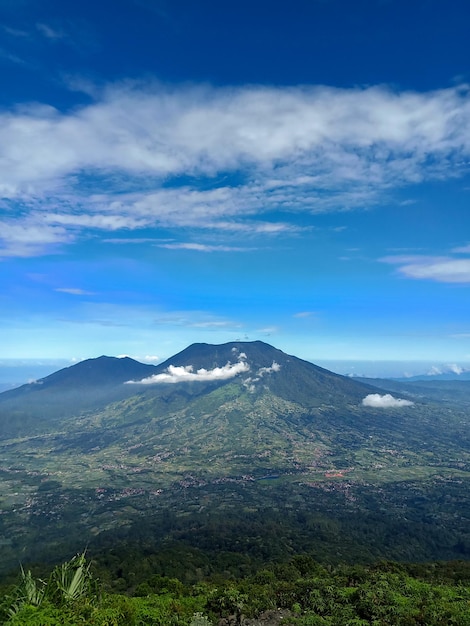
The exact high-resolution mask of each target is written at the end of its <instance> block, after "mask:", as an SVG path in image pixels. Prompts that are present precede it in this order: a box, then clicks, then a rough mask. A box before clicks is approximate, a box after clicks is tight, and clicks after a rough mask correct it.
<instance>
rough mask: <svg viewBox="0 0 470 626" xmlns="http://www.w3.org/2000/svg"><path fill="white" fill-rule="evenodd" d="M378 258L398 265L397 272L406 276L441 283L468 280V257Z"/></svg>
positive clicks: (467, 281) (469, 274)
mask: <svg viewBox="0 0 470 626" xmlns="http://www.w3.org/2000/svg"><path fill="white" fill-rule="evenodd" d="M380 260H381V261H382V262H384V263H392V264H395V265H398V268H397V269H398V272H399V273H400V274H403V276H406V277H407V278H417V279H427V280H434V281H437V282H443V283H469V282H470V259H454V258H452V257H448V256H443V257H434V256H389V257H384V258H382V259H380Z"/></svg>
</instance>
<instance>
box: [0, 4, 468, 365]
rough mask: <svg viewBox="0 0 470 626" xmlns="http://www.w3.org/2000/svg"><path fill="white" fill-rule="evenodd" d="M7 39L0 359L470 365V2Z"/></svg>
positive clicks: (51, 31)
mask: <svg viewBox="0 0 470 626" xmlns="http://www.w3.org/2000/svg"><path fill="white" fill-rule="evenodd" d="M0 18H1V21H0V23H1V24H2V26H1V28H0V68H1V72H2V78H3V80H2V93H1V94H0V101H1V106H0V163H1V166H2V167H1V168H0V192H1V194H0V281H1V282H0V345H1V346H2V348H1V350H0V360H6V359H33V360H38V359H53V360H56V361H60V360H63V361H67V362H72V360H73V359H82V358H90V357H95V356H99V355H100V354H108V355H116V356H117V355H120V354H129V355H130V356H133V358H136V359H143V358H144V357H145V358H154V359H155V360H158V359H161V358H167V357H168V356H170V355H172V354H175V353H176V352H178V351H180V350H182V349H183V348H185V347H186V346H187V345H189V344H191V343H194V342H207V343H223V342H226V341H235V340H237V339H238V340H256V339H261V340H263V341H266V342H267V343H270V344H272V345H274V346H276V347H277V348H280V349H281V350H283V351H285V352H287V353H289V354H294V355H296V356H299V357H301V358H305V359H307V360H310V361H312V362H315V363H318V364H323V363H325V364H326V362H339V361H344V360H345V361H348V362H350V363H353V362H354V363H357V362H364V361H377V362H383V361H399V362H405V361H407V362H410V364H411V363H412V362H416V361H423V362H426V363H427V365H426V367H428V366H429V367H433V366H435V367H440V366H441V365H443V364H444V365H445V366H446V367H452V366H453V365H456V366H458V367H463V365H464V364H465V363H468V362H470V324H469V320H468V311H469V310H470V307H469V305H470V295H469V283H470V229H469V226H470V218H469V211H468V205H469V197H470V175H469V173H470V172H469V164H470V87H469V83H470V71H469V59H470V40H469V38H468V24H469V18H470V7H469V6H468V3H467V2H465V1H464V0H450V1H447V2H443V0H417V1H416V2H413V3H409V2H405V1H403V0H391V1H389V2H384V1H383V0H360V1H359V2H357V3H354V6H352V5H351V3H350V2H347V1H345V0H325V1H320V0H318V1H307V0H294V1H293V2H292V3H289V8H288V9H287V8H286V6H285V5H282V4H281V3H279V5H275V4H274V5H272V4H270V5H267V4H266V2H264V1H257V0H255V1H252V2H250V3H248V2H246V1H241V2H238V3H237V4H236V5H233V6H227V5H225V4H224V3H217V2H214V1H211V0H208V1H207V2H203V3H197V4H194V3H192V2H189V1H188V0H174V1H173V0H172V2H169V1H165V0H158V1H155V2H147V1H146V0H122V1H121V2H119V3H118V4H116V3H114V2H110V1H108V0H104V1H103V2H100V3H98V5H97V4H96V3H92V2H91V1H90V0H84V1H83V2H80V3H78V2H71V3H61V2H58V0H50V1H48V2H46V3H38V2H37V1H36V0H21V2H18V3H9V2H4V3H1V4H0ZM139 355H140V357H139ZM325 366H326V365H325ZM331 369H334V368H333V367H332V368H331ZM340 373H353V372H340ZM359 373H366V372H364V371H363V372H359ZM369 375H370V374H369ZM377 375H382V374H380V373H378V374H377Z"/></svg>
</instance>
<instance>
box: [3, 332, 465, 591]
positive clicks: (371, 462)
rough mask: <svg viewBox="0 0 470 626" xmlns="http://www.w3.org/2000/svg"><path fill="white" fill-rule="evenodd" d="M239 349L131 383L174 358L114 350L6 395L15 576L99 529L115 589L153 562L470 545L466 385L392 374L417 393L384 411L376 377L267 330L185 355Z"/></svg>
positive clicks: (396, 552) (184, 567) (178, 358)
mask: <svg viewBox="0 0 470 626" xmlns="http://www.w3.org/2000/svg"><path fill="white" fill-rule="evenodd" d="M233 350H235V352H233ZM240 353H246V363H247V364H249V367H250V371H249V372H247V373H246V376H245V374H243V375H241V376H239V377H236V378H234V379H229V380H225V381H224V380H222V381H211V382H208V381H206V382H194V383H178V384H175V385H173V384H169V385H153V386H152V385H123V384H122V381H126V380H129V379H133V378H136V377H137V378H138V377H139V376H143V375H148V374H150V373H151V372H157V371H162V367H163V369H164V368H165V367H166V365H165V364H162V366H161V367H160V366H159V368H160V369H159V368H152V367H150V366H143V369H142V368H141V365H139V364H135V362H133V361H132V360H130V359H128V360H126V359H108V358H104V357H103V358H100V359H96V360H93V361H91V362H85V363H84V364H79V365H77V366H74V367H71V368H67V370H62V371H61V372H57V373H56V374H55V375H52V376H51V377H48V378H47V379H44V381H43V383H42V384H41V385H27V386H26V387H25V388H23V389H22V390H14V391H13V392H8V393H7V394H0V427H1V428H2V438H1V439H0V458H1V465H0V487H1V489H0V575H2V576H7V575H9V573H10V572H12V571H13V570H16V567H17V563H18V558H20V559H21V561H22V562H23V563H25V564H26V566H27V567H30V566H31V564H33V563H34V562H49V563H50V565H55V564H57V563H59V562H60V561H64V560H66V559H67V558H68V557H69V555H70V554H74V553H76V552H81V551H82V550H83V549H84V547H85V546H87V549H88V554H89V555H90V557H91V558H93V560H94V561H95V563H96V565H97V567H98V569H100V571H101V570H102V571H103V572H108V573H107V574H104V576H105V577H106V576H109V577H110V580H109V585H110V588H111V589H113V590H114V591H116V592H120V591H128V590H129V589H132V587H133V586H135V585H136V584H140V583H143V582H144V580H145V576H146V575H148V574H149V573H150V572H154V573H156V574H158V575H162V576H173V577H177V578H180V579H181V580H182V581H183V582H184V583H185V584H196V583H197V582H199V581H201V580H205V579H206V578H207V577H210V576H214V575H222V576H228V577H234V578H239V577H242V576H247V575H249V574H253V573H254V572H256V571H258V570H259V568H260V567H263V566H264V565H266V564H270V563H282V562H285V561H286V560H288V559H289V558H290V557H291V556H292V554H295V553H304V552H306V553H309V554H312V555H314V556H315V558H316V559H317V561H319V562H322V563H330V564H338V563H341V562H346V563H359V562H362V563H371V562H374V561H375V560H377V559H379V558H387V559H392V560H398V561H429V560H435V559H459V558H468V557H469V555H470V524H469V520H470V501H469V498H468V493H469V487H470V452H469V450H470V445H469V443H470V442H469V432H470V430H469V428H468V426H469V417H468V402H467V400H466V397H467V396H466V395H465V392H464V390H463V389H464V388H461V392H460V393H459V394H456V395H455V398H454V399H453V396H452V393H451V386H449V385H446V387H445V388H446V390H447V391H446V393H445V394H444V396H443V397H440V396H439V394H437V393H430V394H428V395H426V394H425V392H424V391H423V389H424V388H425V385H423V384H420V385H418V386H416V385H414V386H410V387H406V385H405V384H404V383H392V385H393V386H394V389H395V388H396V389H398V387H396V385H399V389H400V390H401V391H399V393H400V394H401V395H403V396H406V397H408V398H412V399H413V401H414V402H415V404H414V405H412V406H406V407H401V408H399V409H398V408H395V409H387V410H384V409H376V408H370V407H369V408H368V407H364V406H362V404H361V400H362V398H363V397H364V396H365V395H366V394H368V393H373V392H377V391H378V390H377V389H376V388H374V387H371V386H366V385H364V384H361V383H359V382H357V381H355V380H351V379H347V378H344V377H341V376H337V375H335V374H333V373H331V372H328V371H326V370H323V369H321V368H318V367H316V366H315V365H312V364H310V363H307V362H305V361H301V360H299V359H296V358H295V357H290V356H288V355H285V354H283V353H282V352H280V351H279V350H275V349H274V348H272V347H270V346H267V345H266V344H263V343H261V342H253V343H237V344H226V345H224V346H208V345H201V344H197V345H194V346H191V347H190V348H188V349H187V350H185V351H183V352H182V353H180V354H179V355H175V357H174V359H172V360H171V362H172V363H173V364H174V365H182V366H188V365H193V366H194V368H195V369H198V368H201V367H204V368H205V369H206V370H211V369H212V368H213V367H216V366H217V367H223V366H225V365H226V363H227V362H228V361H231V362H234V361H235V360H236V358H238V357H237V356H236V355H237V354H240ZM234 355H235V356H234ZM273 363H276V364H277V367H276V368H273V367H272V364H273ZM149 367H150V370H149V369H148V368H149ZM116 381H117V382H116ZM118 383H119V384H118ZM469 389H470V387H469ZM394 393H396V391H394ZM74 394H75V396H76V395H77V394H78V395H80V396H81V397H82V396H83V398H82V399H83V401H80V402H77V403H75V401H73V396H74ZM85 405H86V409H84V406H85ZM162 555H163V556H162ZM136 562H139V563H140V566H139V568H137V570H136V568H135V567H134V564H135V563H136Z"/></svg>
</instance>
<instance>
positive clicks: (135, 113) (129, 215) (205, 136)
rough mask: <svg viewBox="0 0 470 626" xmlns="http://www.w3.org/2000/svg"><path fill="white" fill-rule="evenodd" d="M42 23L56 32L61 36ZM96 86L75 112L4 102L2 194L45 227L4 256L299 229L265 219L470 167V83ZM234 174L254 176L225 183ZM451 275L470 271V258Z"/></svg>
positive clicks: (21, 221) (20, 220)
mask: <svg viewBox="0 0 470 626" xmlns="http://www.w3.org/2000/svg"><path fill="white" fill-rule="evenodd" d="M38 27H39V28H40V30H41V32H42V33H43V34H44V35H45V36H47V37H49V38H54V37H58V36H60V35H61V33H60V32H59V30H57V29H55V28H52V27H50V26H49V25H44V24H41V25H40V26H38ZM91 95H92V97H94V101H93V102H92V103H91V104H87V105H84V106H82V107H80V108H75V109H72V110H69V111H67V112H61V111H59V110H57V109H55V108H54V107H51V106H48V105H45V104H37V103H36V104H30V105H22V106H20V107H18V108H16V109H12V110H9V111H5V110H3V111H2V112H1V113H0V196H1V197H2V198H4V200H3V205H5V203H6V202H8V199H9V200H10V201H11V202H13V203H16V202H19V203H21V206H22V207H24V208H25V210H24V212H23V213H22V215H20V216H18V217H14V216H13V214H10V216H9V217H8V218H5V219H4V224H5V226H6V227H7V228H9V229H10V230H15V229H16V230H17V231H19V230H21V229H29V230H30V232H31V233H32V234H33V233H34V231H35V230H36V231H39V230H41V229H42V232H43V237H42V238H41V239H40V240H37V241H36V244H35V245H32V244H28V243H27V242H24V241H23V242H22V243H21V242H19V241H16V243H15V240H14V239H12V240H11V241H12V243H11V245H10V244H6V243H4V244H3V245H4V251H3V254H4V255H13V254H18V255H24V256H25V255H28V254H38V253H40V252H41V251H44V250H46V251H49V250H50V246H51V245H53V244H54V243H56V242H60V243H71V242H73V241H75V240H76V237H77V236H79V234H80V233H81V232H82V231H86V229H90V228H93V229H100V230H103V231H106V232H107V231H116V230H135V229H139V228H151V227H159V226H163V227H169V228H180V227H194V228H206V229H222V230H226V231H230V230H233V231H240V230H243V231H246V232H247V233H250V232H252V233H266V234H270V235H276V234H280V233H285V232H296V230H297V229H296V227H294V226H293V225H292V224H288V223H284V222H279V223H270V222H269V221H268V220H264V221H263V220H262V219H261V220H260V221H255V220H254V218H260V216H262V215H263V214H266V213H267V212H272V211H275V210H276V211H278V210H281V211H283V212H291V213H292V212H298V211H303V212H308V213H318V212H325V211H333V210H335V211H338V210H341V211H344V210H348V209H353V208H357V207H363V206H367V205H369V206H370V205H372V204H374V203H377V202H378V200H379V199H380V198H381V197H382V194H387V193H390V190H391V189H393V188H395V187H399V186H403V185H406V184H413V183H419V182H421V181H423V180H426V179H433V178H436V177H438V178H442V177H451V176H452V177H454V176H456V175H458V174H459V173H463V172H464V171H467V170H468V159H469V156H470V97H469V92H468V89H467V88H464V87H454V88H449V89H443V90H439V91H432V92H427V93H415V92H406V91H402V92H399V91H392V90H389V89H387V88H385V87H368V88H353V89H338V88H329V87H322V86H319V87H314V86H312V87H262V86H248V87H246V86H245V87H243V86H242V87H234V88H228V87H225V88H220V87H217V88H216V87H210V86H203V87H189V86H181V87H174V86H173V87H165V86H162V85H158V84H152V85H149V84H139V83H134V84H132V83H130V82H128V83H121V84H119V85H111V86H109V87H108V88H106V89H104V90H102V91H101V92H99V90H98V89H96V90H95V92H94V93H92V94H91ZM227 173H229V174H230V173H237V174H238V173H240V174H241V177H240V180H242V181H243V182H240V183H238V184H237V185H234V186H232V185H228V184H226V183H225V184H224V183H221V182H218V181H223V180H226V178H225V176H226V174H227ZM181 174H184V175H185V176H186V177H187V178H189V180H191V177H194V178H201V177H202V178H204V179H205V180H206V182H207V184H206V188H205V189H204V188H201V187H200V186H198V185H196V184H194V185H192V184H190V183H188V184H186V185H184V186H181V184H180V183H177V182H175V178H174V177H176V178H177V177H178V176H180V175H181ZM84 182H85V183H86V184H85V185H83V183H84ZM172 183H174V186H172ZM163 185H164V186H163ZM209 186H210V187H212V188H207V187H209ZM5 206H6V205H5ZM45 229H46V230H45ZM47 229H49V230H47ZM47 233H49V236H47ZM2 234H3V230H2ZM52 235H54V237H52ZM51 237H52V239H51ZM7 240H8V238H7V237H5V241H7ZM201 245H202V244H201ZM218 249H220V248H218ZM201 251H203V250H202V249H201ZM462 262H463V263H464V264H466V261H462ZM409 271H410V272H413V271H419V270H418V269H416V268H415V269H413V268H411V269H410V270H409ZM439 272H441V273H444V274H445V273H446V272H447V274H449V275H451V276H456V275H458V276H460V275H461V274H462V273H465V275H466V276H467V275H468V267H467V265H465V267H462V266H459V265H453V267H447V268H446V267H442V268H441V269H440V270H439V269H438V268H436V269H435V274H436V275H440V274H439ZM438 279H439V278H438ZM451 280H452V279H451ZM459 280H460V279H459ZM465 280H467V279H465Z"/></svg>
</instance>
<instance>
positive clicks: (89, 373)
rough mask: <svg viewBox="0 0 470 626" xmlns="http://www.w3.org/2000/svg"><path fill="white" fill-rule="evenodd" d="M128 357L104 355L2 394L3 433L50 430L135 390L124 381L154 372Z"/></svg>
mask: <svg viewBox="0 0 470 626" xmlns="http://www.w3.org/2000/svg"><path fill="white" fill-rule="evenodd" d="M154 369H155V368H154V366H153V365H145V364H143V363H139V362H138V361H134V360H133V359H130V358H128V357H125V358H114V357H107V356H101V357H99V358H97V359H87V360H86V361H81V362H80V363H77V364H76V365H72V366H70V367H67V368H64V369H61V370H59V371H57V372H54V373H53V374H50V375H49V376H46V377H45V378H41V379H39V380H37V381H35V382H34V383H29V384H27V385H22V386H21V387H18V388H16V389H12V390H9V391H5V392H3V393H0V434H1V436H6V435H10V436H11V435H14V434H20V433H23V434H28V433H33V432H34V433H37V432H42V431H45V430H46V431H47V429H48V428H50V426H51V422H52V421H55V420H63V418H64V417H68V416H74V415H78V414H80V413H81V412H82V411H85V410H90V409H96V408H97V407H102V406H105V405H106V404H108V403H109V402H112V401H116V400H117V399H119V398H123V397H126V396H128V395H131V394H132V393H134V390H133V389H130V388H128V387H126V386H125V385H124V384H123V383H124V382H125V381H127V380H130V379H131V378H135V377H137V378H142V377H146V376H149V375H151V374H152V373H154Z"/></svg>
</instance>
